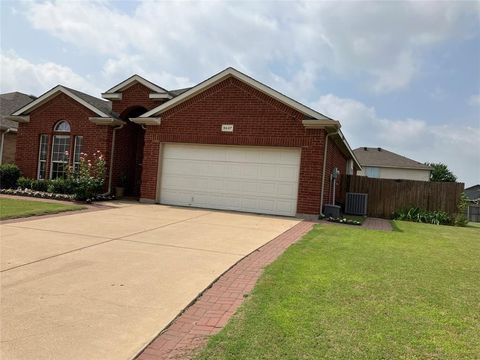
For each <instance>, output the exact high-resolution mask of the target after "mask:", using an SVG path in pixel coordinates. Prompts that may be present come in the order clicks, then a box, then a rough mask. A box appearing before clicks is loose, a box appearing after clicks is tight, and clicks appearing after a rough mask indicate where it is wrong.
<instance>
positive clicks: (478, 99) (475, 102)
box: [467, 94, 480, 106]
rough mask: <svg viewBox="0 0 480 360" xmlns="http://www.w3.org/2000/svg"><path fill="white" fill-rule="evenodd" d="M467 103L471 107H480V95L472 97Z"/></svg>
mask: <svg viewBox="0 0 480 360" xmlns="http://www.w3.org/2000/svg"><path fill="white" fill-rule="evenodd" d="M467 103H468V105H470V106H480V94H478V95H472V96H470V97H469V98H468V101H467Z"/></svg>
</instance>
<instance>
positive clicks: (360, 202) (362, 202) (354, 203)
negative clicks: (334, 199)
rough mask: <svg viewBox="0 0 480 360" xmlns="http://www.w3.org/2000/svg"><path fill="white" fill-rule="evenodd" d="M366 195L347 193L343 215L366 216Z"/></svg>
mask: <svg viewBox="0 0 480 360" xmlns="http://www.w3.org/2000/svg"><path fill="white" fill-rule="evenodd" d="M367 201H368V194H361V193H350V192H347V199H346V201H345V213H346V214H351V215H367Z"/></svg>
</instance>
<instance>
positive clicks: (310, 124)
mask: <svg viewBox="0 0 480 360" xmlns="http://www.w3.org/2000/svg"><path fill="white" fill-rule="evenodd" d="M302 124H303V126H304V127H306V128H307V129H324V128H326V127H333V128H335V129H340V128H341V125H340V121H337V120H310V119H306V120H302Z"/></svg>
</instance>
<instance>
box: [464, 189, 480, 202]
mask: <svg viewBox="0 0 480 360" xmlns="http://www.w3.org/2000/svg"><path fill="white" fill-rule="evenodd" d="M465 195H466V196H467V198H468V200H469V201H470V202H472V203H476V204H478V203H480V185H473V186H470V187H469V188H466V189H465Z"/></svg>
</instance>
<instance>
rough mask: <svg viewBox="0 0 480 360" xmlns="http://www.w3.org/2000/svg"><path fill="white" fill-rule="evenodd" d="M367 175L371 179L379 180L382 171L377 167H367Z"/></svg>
mask: <svg viewBox="0 0 480 360" xmlns="http://www.w3.org/2000/svg"><path fill="white" fill-rule="evenodd" d="M365 175H366V176H368V177H371V178H379V177H380V169H379V168H377V167H366V168H365Z"/></svg>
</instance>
